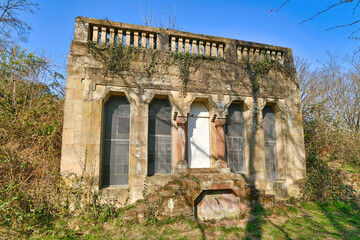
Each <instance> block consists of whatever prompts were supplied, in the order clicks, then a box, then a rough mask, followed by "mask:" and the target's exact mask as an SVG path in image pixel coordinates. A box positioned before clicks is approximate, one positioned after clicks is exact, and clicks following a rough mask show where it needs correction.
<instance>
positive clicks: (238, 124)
mask: <svg viewBox="0 0 360 240" xmlns="http://www.w3.org/2000/svg"><path fill="white" fill-rule="evenodd" d="M225 148H226V160H227V162H228V164H229V167H230V169H231V171H233V172H246V164H245V121H244V116H243V109H242V107H241V106H240V105H239V104H231V105H230V107H229V109H228V116H227V118H226V124H225Z"/></svg>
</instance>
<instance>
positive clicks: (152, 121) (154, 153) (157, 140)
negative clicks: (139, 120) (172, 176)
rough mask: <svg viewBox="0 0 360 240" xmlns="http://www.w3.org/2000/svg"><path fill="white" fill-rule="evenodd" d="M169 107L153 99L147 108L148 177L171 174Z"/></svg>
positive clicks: (167, 103)
mask: <svg viewBox="0 0 360 240" xmlns="http://www.w3.org/2000/svg"><path fill="white" fill-rule="evenodd" d="M171 123H172V119H171V105H170V103H169V101H168V100H167V99H154V101H152V102H151V104H150V106H149V130H148V175H149V176H152V175H155V174H167V173H171V169H172V167H171V148H172V144H171V143H172V138H171Z"/></svg>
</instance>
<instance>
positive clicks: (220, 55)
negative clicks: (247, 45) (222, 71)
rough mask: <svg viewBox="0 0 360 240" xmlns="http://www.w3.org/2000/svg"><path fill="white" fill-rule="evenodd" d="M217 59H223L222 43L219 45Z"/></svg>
mask: <svg viewBox="0 0 360 240" xmlns="http://www.w3.org/2000/svg"><path fill="white" fill-rule="evenodd" d="M218 57H219V58H224V44H222V43H220V44H219V48H218Z"/></svg>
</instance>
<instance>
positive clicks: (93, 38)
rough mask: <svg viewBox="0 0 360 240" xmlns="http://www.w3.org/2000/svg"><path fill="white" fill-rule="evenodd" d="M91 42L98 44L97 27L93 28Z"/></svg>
mask: <svg viewBox="0 0 360 240" xmlns="http://www.w3.org/2000/svg"><path fill="white" fill-rule="evenodd" d="M92 40H93V42H95V43H99V27H98V26H93V36H92Z"/></svg>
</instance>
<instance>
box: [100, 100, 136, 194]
mask: <svg viewBox="0 0 360 240" xmlns="http://www.w3.org/2000/svg"><path fill="white" fill-rule="evenodd" d="M103 129H104V134H103V137H104V140H103V160H102V174H101V176H102V181H101V185H102V186H103V187H106V186H118V185H128V184H129V148H130V104H129V102H128V101H127V99H126V97H124V96H111V97H110V98H109V100H108V101H107V102H106V103H105V105H104V128H103Z"/></svg>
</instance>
